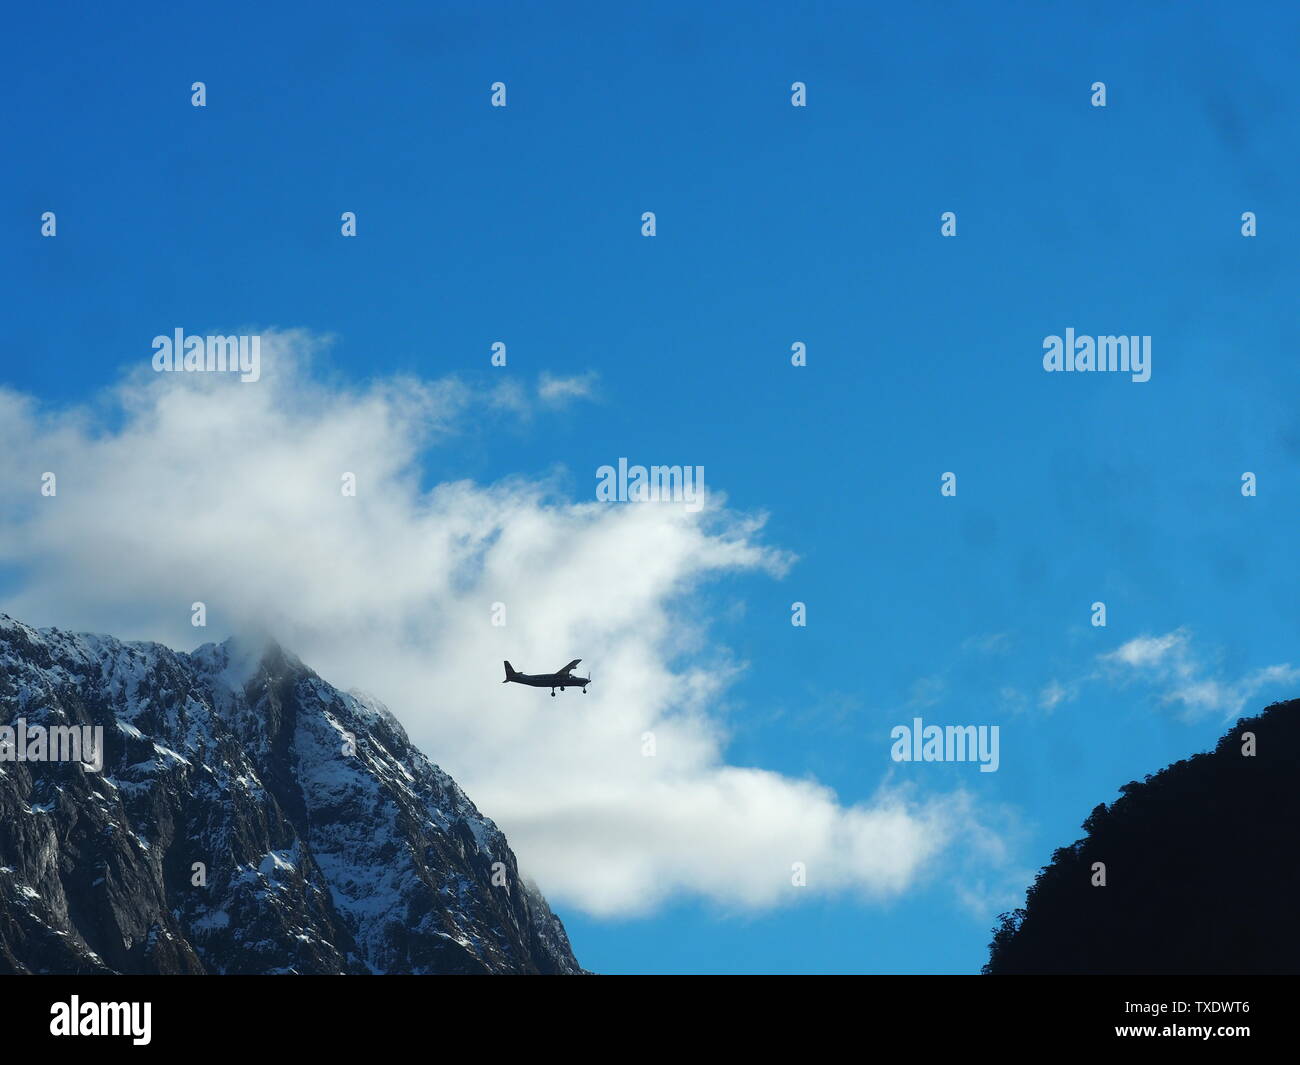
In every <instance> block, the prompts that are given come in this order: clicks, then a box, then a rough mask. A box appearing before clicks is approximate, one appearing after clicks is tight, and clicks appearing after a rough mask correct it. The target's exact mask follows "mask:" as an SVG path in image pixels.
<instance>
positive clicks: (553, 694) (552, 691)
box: [551, 688, 555, 699]
mask: <svg viewBox="0 0 1300 1065" xmlns="http://www.w3.org/2000/svg"><path fill="white" fill-rule="evenodd" d="M551 698H552V699H554V698H555V689H554V688H552V689H551Z"/></svg>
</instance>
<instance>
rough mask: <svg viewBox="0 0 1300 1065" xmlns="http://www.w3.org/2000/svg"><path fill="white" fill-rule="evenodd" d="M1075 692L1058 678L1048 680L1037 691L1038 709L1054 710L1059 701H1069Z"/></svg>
mask: <svg viewBox="0 0 1300 1065" xmlns="http://www.w3.org/2000/svg"><path fill="white" fill-rule="evenodd" d="M1077 694H1078V693H1077V692H1076V691H1075V689H1074V688H1073V687H1066V686H1065V685H1064V684H1062V683H1061V682H1060V681H1058V680H1053V681H1049V682H1048V684H1047V685H1046V686H1045V687H1044V688H1043V690H1042V691H1041V692H1039V693H1038V706H1039V709H1041V710H1055V709H1056V708H1057V707H1058V706H1060V705H1061V703H1065V702H1069V701H1070V700H1072V699H1073V698H1074V697H1075V695H1077Z"/></svg>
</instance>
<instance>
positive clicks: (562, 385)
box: [537, 372, 597, 407]
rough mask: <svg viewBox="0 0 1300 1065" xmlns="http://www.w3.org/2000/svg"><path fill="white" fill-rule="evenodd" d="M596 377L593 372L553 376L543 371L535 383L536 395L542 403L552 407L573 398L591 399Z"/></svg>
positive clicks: (561, 404)
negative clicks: (574, 375) (569, 375)
mask: <svg viewBox="0 0 1300 1065" xmlns="http://www.w3.org/2000/svg"><path fill="white" fill-rule="evenodd" d="M596 379H597V375H596V374H595V372H591V373H585V374H581V375H579V376H576V377H555V376H553V375H552V374H549V373H543V374H542V376H541V378H540V380H539V381H538V384H537V395H538V396H539V397H540V398H541V400H542V402H543V403H547V404H549V405H551V406H554V407H559V406H563V405H564V404H566V403H569V402H571V401H572V400H575V399H591V398H592V396H593V395H594V394H595V388H596Z"/></svg>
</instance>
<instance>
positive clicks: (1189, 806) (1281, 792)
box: [984, 700, 1300, 974]
mask: <svg viewBox="0 0 1300 1065" xmlns="http://www.w3.org/2000/svg"><path fill="white" fill-rule="evenodd" d="M1252 750H1253V754H1252V753H1251V752H1252ZM1119 790H1120V793H1121V795H1120V798H1118V799H1117V800H1115V802H1113V803H1111V804H1110V806H1107V805H1106V804H1105V803H1101V804H1099V805H1098V806H1097V807H1096V809H1094V810H1093V811H1092V813H1091V814H1090V815H1089V816H1088V818H1087V820H1086V821H1084V823H1083V828H1084V830H1085V832H1086V833H1087V835H1085V836H1084V838H1083V839H1081V840H1078V841H1077V842H1075V843H1074V844H1072V845H1071V846H1067V847H1062V848H1060V849H1059V850H1057V851H1056V853H1055V854H1053V855H1052V861H1051V863H1050V864H1049V865H1048V866H1047V867H1046V868H1045V869H1043V870H1042V871H1041V872H1040V873H1039V875H1038V877H1037V879H1036V880H1035V881H1034V884H1033V886H1032V887H1031V888H1030V889H1029V892H1028V897H1027V899H1026V905H1025V908H1024V909H1021V910H1016V911H1015V912H1013V913H1009V914H1002V915H1001V918H1000V920H1001V925H1000V927H998V928H997V929H996V930H995V931H994V937H993V942H992V943H991V944H990V950H991V953H990V958H989V962H988V964H987V965H986V966H985V967H984V971H985V972H986V973H992V974H1002V973H1295V972H1300V852H1298V850H1297V843H1298V842H1300V700H1293V701H1291V702H1285V703H1277V704H1274V705H1273V706H1270V707H1269V708H1268V709H1267V710H1265V711H1264V712H1263V713H1262V714H1260V715H1259V716H1258V717H1251V718H1243V719H1241V720H1240V721H1238V722H1237V725H1236V726H1235V727H1234V728H1233V729H1232V730H1231V731H1230V732H1228V734H1227V735H1225V736H1224V737H1223V738H1222V739H1221V740H1219V743H1218V745H1217V746H1216V747H1215V749H1214V750H1213V751H1212V752H1209V753H1205V754H1198V755H1196V756H1194V757H1192V758H1188V759H1186V760H1184V761H1180V762H1176V763H1174V764H1173V765H1171V766H1169V767H1168V768H1167V769H1163V770H1161V771H1160V772H1158V773H1156V774H1155V775H1153V776H1148V777H1147V778H1146V780H1145V781H1143V782H1141V783H1139V782H1136V781H1135V782H1133V783H1130V784H1126V785H1124V786H1123V787H1122V788H1120V789H1119ZM1094 863H1102V864H1103V865H1104V874H1105V886H1095V885H1094V881H1095V880H1096V879H1097V877H1098V873H1097V871H1096V870H1095V869H1094Z"/></svg>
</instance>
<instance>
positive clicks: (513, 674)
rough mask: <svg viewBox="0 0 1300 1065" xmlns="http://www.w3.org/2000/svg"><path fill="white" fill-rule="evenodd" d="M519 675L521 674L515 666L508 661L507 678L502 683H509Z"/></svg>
mask: <svg viewBox="0 0 1300 1065" xmlns="http://www.w3.org/2000/svg"><path fill="white" fill-rule="evenodd" d="M517 676H519V674H518V673H517V672H516V671H515V667H514V666H512V665H511V664H510V663H509V662H507V663H506V679H505V680H503V681H502V682H501V683H502V684H509V683H510V682H511V681H512V680H514V679H515V677H517Z"/></svg>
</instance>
